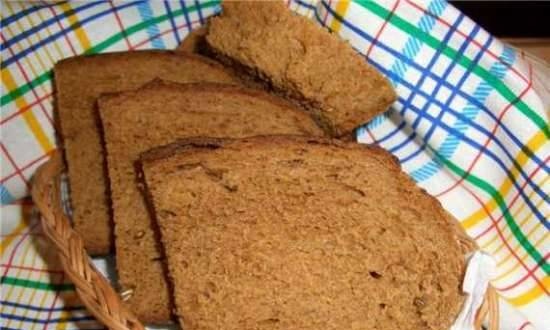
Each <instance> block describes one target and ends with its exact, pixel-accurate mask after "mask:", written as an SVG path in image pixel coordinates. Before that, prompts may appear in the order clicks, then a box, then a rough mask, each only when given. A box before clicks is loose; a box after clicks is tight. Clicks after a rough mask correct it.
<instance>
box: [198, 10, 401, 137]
mask: <svg viewBox="0 0 550 330" xmlns="http://www.w3.org/2000/svg"><path fill="white" fill-rule="evenodd" d="M206 43H207V45H208V47H209V48H210V49H211V51H212V52H213V53H214V55H215V56H217V57H218V58H219V59H220V60H222V61H224V62H226V63H229V64H230V65H232V66H234V67H241V69H243V70H245V71H247V72H249V73H250V74H252V75H255V76H257V77H258V78H260V79H262V80H264V81H265V82H267V83H268V84H269V85H271V86H272V87H273V88H274V89H275V90H277V91H278V92H279V93H283V94H285V95H286V96H288V97H289V98H291V99H293V100H295V101H297V102H299V103H300V104H301V105H302V106H304V107H305V108H306V109H308V110H310V111H311V112H312V114H313V115H314V117H315V118H316V120H317V121H318V122H319V123H320V124H321V125H322V126H323V127H324V128H325V129H326V130H328V132H330V133H331V134H332V135H334V136H342V135H346V134H349V133H350V132H351V131H352V130H353V129H354V128H356V127H357V126H359V125H361V124H363V123H365V122H367V121H369V120H370V119H371V118H373V117H374V116H375V115H377V114H379V113H381V112H383V111H385V110H386V109H387V108H388V107H389V106H390V104H391V103H392V102H393V101H394V100H395V98H396V95H395V92H394V91H393V89H392V87H391V85H390V84H389V82H388V81H387V80H386V79H385V78H384V77H383V76H382V75H381V74H380V73H378V72H377V71H376V70H375V69H374V68H373V67H371V66H370V65H369V64H367V62H366V61H365V59H364V58H363V57H361V56H360V55H359V54H357V53H356V52H355V51H354V50H353V49H352V48H351V46H350V45H349V44H348V43H346V42H344V41H343V40H341V39H339V38H338V36H336V35H334V34H330V33H329V32H328V31H326V30H324V29H323V28H321V27H320V26H318V25H316V24H315V23H313V22H312V21H310V20H308V19H307V18H305V17H302V16H299V15H295V14H293V13H292V12H291V11H290V10H288V9H287V8H286V7H285V5H284V4H283V3H282V2H281V1H257V2H246V1H234V2H233V1H232V2H225V3H224V5H223V12H222V14H221V15H220V16H219V17H213V18H212V19H211V21H210V23H209V31H208V33H207V36H206Z"/></svg>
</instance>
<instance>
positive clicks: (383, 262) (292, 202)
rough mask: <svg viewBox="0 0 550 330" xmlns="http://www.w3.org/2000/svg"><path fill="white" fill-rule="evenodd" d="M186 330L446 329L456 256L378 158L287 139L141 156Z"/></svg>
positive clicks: (190, 146) (439, 220)
mask: <svg viewBox="0 0 550 330" xmlns="http://www.w3.org/2000/svg"><path fill="white" fill-rule="evenodd" d="M142 171H143V173H144V176H145V181H146V187H147V191H148V196H149V200H150V201H152V204H153V205H154V209H155V214H156V222H157V223H158V225H159V227H160V231H161V234H162V235H161V236H162V243H163V246H164V248H165V251H166V255H167V262H168V268H169V276H170V279H171V281H172V283H173V286H174V295H175V303H176V308H177V309H176V310H177V315H178V317H179V318H180V322H182V323H183V326H184V328H185V329H187V330H196V329H200V330H206V329H212V330H213V329H227V330H236V329H287V330H288V329H312V330H313V329H338V330H340V329H378V330H390V329H391V330H394V329H414V330H417V329H434V330H435V329H437V330H441V329H448V328H449V326H450V324H451V323H452V322H453V320H454V319H455V317H456V316H457V315H458V311H459V309H460V306H461V304H462V302H463V300H464V297H463V296H462V295H461V290H460V285H461V282H462V274H463V270H464V268H465V261H464V253H465V251H464V250H463V249H462V248H461V246H460V244H459V239H460V235H459V234H458V232H457V231H456V227H455V224H453V223H451V221H449V217H448V214H447V213H446V212H445V211H444V210H443V209H442V208H441V205H440V204H439V202H438V201H437V200H436V199H435V198H433V197H431V196H429V195H427V194H426V193H425V192H424V191H422V190H421V189H420V188H418V187H417V186H416V185H415V184H414V182H413V181H412V180H411V179H410V178H409V177H408V176H407V175H406V174H404V173H403V172H401V170H400V167H399V165H398V163H397V162H396V161H395V159H394V158H392V156H390V155H389V154H388V153H387V152H385V151H383V150H382V149H379V148H376V147H367V146H364V145H358V144H355V143H344V142H339V141H329V140H319V139H307V138H300V137H255V138H247V139H242V140H219V139H211V138H204V139H194V140H187V141H185V140H184V141H181V142H180V143H177V144H173V145H170V146H167V147H164V148H160V149H156V150H153V151H151V152H149V153H146V154H144V155H143V156H142Z"/></svg>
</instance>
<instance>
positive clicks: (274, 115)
mask: <svg viewBox="0 0 550 330" xmlns="http://www.w3.org/2000/svg"><path fill="white" fill-rule="evenodd" d="M98 106H99V112H100V116H101V122H102V124H103V131H104V138H105V148H106V152H107V167H108V170H109V179H110V180H109V181H110V187H111V198H112V205H113V218H114V222H115V245H116V258H117V269H118V275H119V284H120V286H121V287H122V290H123V291H126V290H132V291H133V292H132V295H131V297H130V299H129V300H128V303H129V305H130V308H131V309H132V310H133V311H134V312H135V313H136V314H137V316H138V317H139V318H140V319H141V320H144V321H146V322H157V323H158V322H162V321H166V320H168V317H169V313H170V304H169V302H170V299H169V292H168V289H167V286H166V282H165V280H164V274H163V266H162V260H161V259H162V255H161V249H160V248H159V247H158V240H156V239H155V234H154V231H153V230H152V225H151V219H150V217H149V215H148V213H147V209H146V205H145V203H144V200H143V198H142V196H141V194H140V191H139V189H138V186H137V185H136V175H135V171H134V166H135V161H136V160H138V158H139V155H140V153H141V152H144V151H146V150H147V149H150V148H152V147H155V146H158V145H162V144H166V143H169V142H171V141H173V140H175V139H177V138H181V137H190V136H195V135H206V134H208V135H211V136H218V137H244V136H251V135H256V134H268V133H276V134H307V135H322V134H323V131H322V130H321V129H320V128H319V127H317V125H316V124H315V122H314V121H313V120H312V119H311V118H310V117H309V116H308V115H307V114H306V113H304V112H303V111H300V110H297V109H295V108H293V107H292V106H291V105H289V104H288V103H287V102H286V101H284V100H283V99H280V98H277V97H275V96H271V95H269V94H266V93H264V92H261V91H256V90H250V89H245V88H242V87H236V86H228V85H220V84H213V83H208V84H207V83H198V84H183V85H180V84H173V83H172V84H169V83H163V82H161V81H155V82H153V83H150V84H148V85H146V86H144V87H143V88H140V89H138V90H137V91H130V92H123V93H119V94H116V95H111V96H106V97H101V98H100V99H99V101H98Z"/></svg>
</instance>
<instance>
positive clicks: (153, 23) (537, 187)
mask: <svg viewBox="0 0 550 330" xmlns="http://www.w3.org/2000/svg"><path fill="white" fill-rule="evenodd" d="M289 6H290V7H291V8H292V9H294V10H296V11H298V12H299V13H300V14H303V15H307V16H309V17H311V19H312V20H314V21H316V22H317V23H319V24H321V25H323V26H326V27H327V28H328V29H330V30H332V31H333V32H335V33H338V34H339V35H341V36H342V38H344V39H346V40H349V42H350V43H351V45H352V46H353V47H354V48H355V49H357V51H358V52H359V53H360V54H361V55H363V56H364V57H365V60H366V61H368V62H369V63H370V64H371V65H373V66H374V67H376V68H377V69H378V70H380V71H381V72H382V73H383V74H384V75H386V76H387V77H388V78H389V79H390V80H391V82H392V83H393V85H394V86H395V88H396V90H397V92H398V95H399V98H398V100H397V101H396V102H395V104H394V105H393V107H392V108H391V110H389V111H388V112H387V113H385V114H384V115H381V116H379V117H377V118H375V119H374V120H372V121H371V122H370V123H369V124H367V125H365V126H364V127H362V128H361V129H360V130H359V132H358V139H359V140H360V141H361V142H365V143H377V144H379V145H381V146H382V147H384V148H386V149H387V150H389V151H390V152H392V153H393V154H394V155H395V156H397V157H398V158H399V160H400V161H401V164H402V166H403V169H404V170H405V171H406V172H407V173H408V174H409V175H411V177H412V178H414V180H416V181H417V182H418V184H419V185H420V186H422V187H423V188H425V189H426V190H428V192H429V193H430V194H432V195H434V196H436V197H437V198H438V199H439V200H440V201H441V202H442V204H443V205H444V207H445V208H446V209H447V210H448V211H450V212H451V213H452V214H453V215H454V216H455V217H456V218H457V219H459V220H460V222H461V224H462V226H463V227H464V228H465V229H466V231H467V232H468V234H469V235H470V236H472V237H473V238H475V240H476V241H477V243H478V244H479V246H480V247H481V249H483V250H484V251H486V252H488V253H489V254H491V255H493V256H494V258H495V260H496V262H497V264H498V270H497V273H496V274H495V277H494V278H493V280H492V284H493V285H494V286H495V287H496V288H497V289H498V292H499V294H500V296H501V299H500V304H501V311H502V313H501V324H502V329H513V330H517V329H539V330H545V329H550V313H548V312H549V311H550V297H549V290H550V277H549V272H550V265H549V264H548V257H549V253H550V239H549V237H550V235H549V222H548V218H549V211H550V209H549V202H550V200H549V197H548V194H549V192H550V184H549V182H548V180H549V178H550V175H549V174H550V173H549V157H550V143H549V135H550V131H549V127H548V122H549V120H548V117H549V113H550V108H549V105H550V68H548V66H546V65H545V64H543V63H540V62H532V61H530V60H527V59H526V58H525V56H524V54H522V53H520V52H518V51H516V50H514V49H512V48H510V47H509V46H506V45H504V44H502V43H501V42H499V41H498V40H496V39H495V38H494V37H492V36H491V35H489V34H488V33H487V32H485V31H484V30H483V29H481V28H480V27H479V26H478V25H476V24H474V23H473V22H472V21H471V20H470V19H468V18H467V17H465V16H464V15H463V14H462V13H460V12H459V11H457V10H456V9H455V8H453V7H452V6H451V5H449V4H448V3H446V2H443V1H440V0H426V1H425V2H419V1H417V0H414V1H412V0H411V1H407V0H405V1H395V0H387V1H380V2H373V1H356V2H351V3H350V2H347V1H346V2H331V1H328V2H324V1H323V2H320V3H313V2H302V1H299V0H294V1H291V2H289ZM219 10H220V7H219V3H218V2H217V1H209V2H201V3H198V2H191V1H187V2H183V1H168V2H161V1H154V2H143V1H124V2H122V1H117V2H101V1H74V2H58V3H51V2H15V1H9V2H6V1H4V2H2V9H1V17H2V31H1V37H2V40H1V42H2V45H1V54H2V63H1V70H2V93H1V104H2V109H1V121H0V129H1V134H2V141H1V144H0V146H1V151H0V155H1V157H2V160H1V164H2V168H1V175H0V178H1V179H0V180H1V181H0V196H1V200H2V205H3V206H2V209H1V210H2V212H1V224H2V229H1V235H2V242H1V249H2V250H1V254H2V263H1V269H0V271H1V272H2V274H1V276H2V277H1V283H2V295H1V320H2V321H1V327H2V329H35V328H36V329H77V328H78V329H95V328H102V326H101V325H100V324H99V323H98V322H96V321H95V320H94V319H93V317H91V316H90V314H89V313H88V312H87V311H86V309H85V307H84V306H83V305H82V303H81V302H80V301H79V299H78V297H77V296H76V294H75V291H74V287H73V285H72V284H71V283H69V282H68V281H67V278H66V277H65V275H64V274H63V271H62V269H61V267H60V264H59V262H58V261H57V259H56V255H55V253H54V251H53V249H52V247H51V245H50V244H49V243H48V242H47V241H46V240H45V237H44V236H43V234H42V233H41V230H40V226H39V225H38V224H39V223H38V220H37V216H36V214H35V213H34V212H33V207H32V204H31V202H30V201H29V200H28V199H25V196H27V195H28V191H29V189H28V188H29V179H30V177H31V176H32V174H33V172H34V171H35V169H36V168H37V166H39V165H40V164H41V163H43V162H44V161H46V160H47V159H48V155H49V154H50V153H51V152H52V151H53V150H54V149H55V148H56V142H55V138H54V125H53V118H52V100H53V95H52V85H51V79H52V71H51V69H52V66H53V65H54V63H55V62H57V61H58V60H60V59H62V58H65V57H69V56H73V55H78V54H94V53H102V52H113V51H121V50H128V49H147V48H174V47H175V46H176V45H177V44H179V43H180V42H181V40H182V38H183V37H184V36H185V34H187V33H188V31H190V30H192V29H194V28H196V27H198V26H200V25H201V24H203V23H204V20H205V18H206V17H208V16H210V15H213V14H215V13H216V12H218V11H219ZM100 262H101V263H102V264H101V267H102V268H103V269H106V270H108V271H109V270H112V267H110V266H105V263H104V261H103V260H101V261H100Z"/></svg>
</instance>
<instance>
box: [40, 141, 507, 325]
mask: <svg viewBox="0 0 550 330" xmlns="http://www.w3.org/2000/svg"><path fill="white" fill-rule="evenodd" d="M63 171H64V167H63V159H62V157H61V154H60V153H59V152H55V153H54V154H53V156H52V158H51V159H50V160H49V161H48V162H47V163H45V164H43V165H42V166H41V167H40V168H39V169H38V170H37V172H36V174H35V176H34V178H33V186H32V198H33V201H34V203H35V204H36V206H37V207H38V209H39V211H40V213H41V215H42V217H41V218H42V221H41V223H42V228H43V230H44V233H45V235H46V236H47V237H48V238H49V239H50V240H51V241H52V242H53V244H54V245H55V247H56V248H57V252H58V254H59V258H60V260H61V264H62V266H63V268H64V270H65V273H66V274H67V276H68V277H69V278H70V279H71V281H72V282H73V283H74V285H75V288H76V292H77V293H78V295H79V296H80V299H81V300H82V302H83V303H84V305H86V307H87V308H88V310H89V311H90V312H91V313H92V314H93V315H94V316H95V317H96V318H97V319H98V320H99V321H100V322H102V323H103V324H104V325H105V326H106V327H108V328H109V329H115V330H124V329H132V330H138V329H144V326H143V324H141V323H140V321H139V320H138V319H137V318H136V317H135V316H134V315H133V314H132V312H131V311H129V310H128V309H127V308H126V307H125V306H124V303H123V301H122V299H121V297H120V296H119V294H118V293H117V292H116V290H115V289H114V288H113V287H112V286H111V284H110V283H109V281H108V280H107V279H106V278H105V277H103V275H102V274H101V273H100V272H99V271H98V270H97V269H96V268H95V266H94V265H93V263H92V261H91V259H90V257H89V255H88V254H87V253H86V250H85V249H84V244H83V242H82V239H81V238H80V236H79V235H78V234H77V233H76V232H75V231H74V230H73V228H72V227H71V224H70V220H69V218H68V217H67V216H66V214H65V213H64V211H63V206H62V203H61V191H60V187H61V175H62V174H63ZM487 315H488V319H489V328H488V329H489V330H497V329H498V327H499V325H498V297H497V294H496V291H495V290H494V288H492V287H489V290H488V291H487V295H486V297H485V300H484V302H483V305H482V306H481V308H480V310H479V312H478V314H477V315H476V324H475V328H476V329H478V330H481V329H482V326H481V323H482V322H483V320H484V319H485V317H486V316H487Z"/></svg>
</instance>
